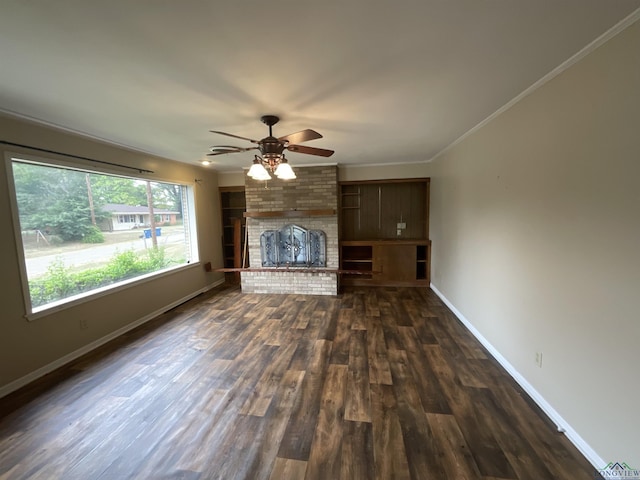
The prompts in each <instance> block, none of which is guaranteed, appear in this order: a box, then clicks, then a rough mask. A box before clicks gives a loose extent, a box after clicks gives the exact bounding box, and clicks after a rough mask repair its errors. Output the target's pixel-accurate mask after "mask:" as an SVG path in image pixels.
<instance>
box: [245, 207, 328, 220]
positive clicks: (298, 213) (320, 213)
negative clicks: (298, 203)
mask: <svg viewBox="0 0 640 480" xmlns="http://www.w3.org/2000/svg"><path fill="white" fill-rule="evenodd" d="M335 214H336V211H335V210H334V209H331V208H327V209H324V210H279V211H273V212H244V213H243V216H244V217H245V218H277V217H288V218H295V217H328V216H331V215H335Z"/></svg>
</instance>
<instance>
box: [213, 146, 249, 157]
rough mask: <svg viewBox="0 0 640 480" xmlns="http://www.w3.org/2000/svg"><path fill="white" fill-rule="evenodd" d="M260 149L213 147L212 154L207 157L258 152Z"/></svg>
mask: <svg viewBox="0 0 640 480" xmlns="http://www.w3.org/2000/svg"><path fill="white" fill-rule="evenodd" d="M257 149H258V147H248V148H241V147H232V146H227V145H224V146H220V147H211V153H207V155H209V156H213V155H224V154H225V153H238V152H247V151H249V150H257Z"/></svg>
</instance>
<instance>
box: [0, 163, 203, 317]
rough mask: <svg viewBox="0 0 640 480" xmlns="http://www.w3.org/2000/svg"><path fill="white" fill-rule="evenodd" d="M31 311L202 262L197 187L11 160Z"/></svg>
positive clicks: (27, 293) (38, 310)
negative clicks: (197, 228) (198, 243)
mask: <svg viewBox="0 0 640 480" xmlns="http://www.w3.org/2000/svg"><path fill="white" fill-rule="evenodd" d="M10 176H11V177H12V178H13V190H14V194H15V195H14V200H15V208H14V210H16V213H17V223H19V227H17V228H19V234H17V237H18V238H19V242H18V243H19V244H20V245H21V247H22V258H23V275H24V276H25V278H24V279H23V285H24V286H25V290H27V291H26V292H25V297H26V298H25V300H26V304H27V310H28V311H27V314H28V315H29V314H34V313H38V312H41V311H44V310H47V309H50V308H53V307H59V306H61V305H64V304H67V303H70V302H73V301H76V300H79V299H81V298H85V297H87V296H89V295H93V294H97V293H101V292H104V291H105V290H109V289H112V288H115V287H118V286H122V285H124V284H126V283H130V282H132V281H134V280H136V279H141V278H146V277H148V276H150V275H154V274H159V273H161V272H165V271H167V270H171V269H175V268H178V267H181V266H185V265H187V264H190V263H193V262H196V261H197V260H198V258H197V248H196V241H195V239H196V232H195V215H194V212H193V203H194V202H193V190H192V188H191V187H190V186H187V185H181V184H175V183H166V182H155V181H150V180H148V179H142V178H134V177H124V176H117V175H112V174H105V173H99V172H95V171H88V170H79V169H75V168H70V167H67V166H60V165H56V164H53V163H51V164H49V163H42V162H34V161H31V160H24V159H19V158H13V159H11V169H10Z"/></svg>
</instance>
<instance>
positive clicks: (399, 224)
mask: <svg viewBox="0 0 640 480" xmlns="http://www.w3.org/2000/svg"><path fill="white" fill-rule="evenodd" d="M405 228H407V223H406V222H400V223H398V230H404V229H405Z"/></svg>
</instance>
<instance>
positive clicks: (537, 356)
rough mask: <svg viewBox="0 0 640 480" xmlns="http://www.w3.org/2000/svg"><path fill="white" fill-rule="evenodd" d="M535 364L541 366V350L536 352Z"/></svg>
mask: <svg viewBox="0 0 640 480" xmlns="http://www.w3.org/2000/svg"><path fill="white" fill-rule="evenodd" d="M536 365H537V366H538V367H539V368H542V352H536Z"/></svg>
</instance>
